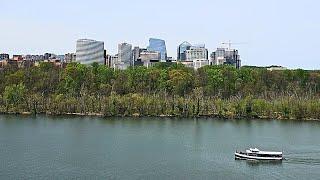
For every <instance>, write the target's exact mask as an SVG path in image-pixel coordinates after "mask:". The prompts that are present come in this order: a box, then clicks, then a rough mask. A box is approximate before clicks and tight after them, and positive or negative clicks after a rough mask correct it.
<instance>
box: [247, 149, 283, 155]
mask: <svg viewBox="0 0 320 180" xmlns="http://www.w3.org/2000/svg"><path fill="white" fill-rule="evenodd" d="M246 152H247V153H257V154H269V155H282V152H276V151H260V150H259V149H257V148H254V149H253V148H250V149H249V150H246Z"/></svg>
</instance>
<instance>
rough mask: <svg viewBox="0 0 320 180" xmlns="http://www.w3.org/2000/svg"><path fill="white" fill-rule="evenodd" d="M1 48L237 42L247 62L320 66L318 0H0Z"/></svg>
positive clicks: (28, 50)
mask: <svg viewBox="0 0 320 180" xmlns="http://www.w3.org/2000/svg"><path fill="white" fill-rule="evenodd" d="M0 7H1V11H0V53H3V52H6V53H9V54H10V55H12V54H43V53H44V52H52V53H56V54H64V53H67V52H75V45H76V44H75V42H76V40H77V39H79V38H91V39H95V40H101V41H104V42H105V48H106V49H107V51H108V53H111V54H115V53H116V51H117V44H118V43H120V42H128V43H131V44H133V45H134V46H135V45H139V46H142V47H144V46H147V44H148V39H149V38H150V37H156V38H162V39H164V40H166V43H167V50H168V54H169V56H173V57H175V58H176V48H177V46H178V44H180V43H181V42H183V41H188V42H190V43H192V44H200V43H205V44H206V46H207V48H208V49H209V51H210V52H212V51H213V50H215V49H216V48H217V47H218V46H220V43H221V42H223V41H228V40H231V41H233V42H235V43H244V44H240V45H236V46H234V47H236V48H238V49H239V51H240V55H241V59H242V64H243V65H273V64H277V65H283V66H287V67H289V68H307V69H320V55H318V52H319V50H320V45H319V43H320V34H319V33H320V10H319V7H320V1H318V0H263V1H261V0H196V1H194V0H192V1H191V0H190V1H189V0H158V1H153V0H114V1H109V0H105V1H102V0H90V1H84V0H0Z"/></svg>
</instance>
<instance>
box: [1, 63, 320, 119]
mask: <svg viewBox="0 0 320 180" xmlns="http://www.w3.org/2000/svg"><path fill="white" fill-rule="evenodd" d="M0 82H1V83H0V112H2V113H25V112H27V113H33V114H38V113H46V114H55V115H64V114H82V115H90V114H92V115H103V116H181V117H198V116H210V117H211V116H212V117H221V118H276V119H320V100H319V97H320V72H319V71H307V70H302V69H297V70H283V71H268V70H267V69H265V68H250V67H243V68H241V69H236V68H234V67H232V66H227V65H224V66H205V67H203V68H200V69H198V70H196V71H195V70H193V69H191V68H187V67H185V66H183V65H182V64H169V63H158V64H156V65H154V66H153V67H149V68H146V67H142V66H137V67H130V68H129V69H127V70H114V69H111V68H108V67H106V66H104V65H99V64H97V63H94V64H92V65H91V66H86V65H82V64H78V63H70V64H68V65H67V66H66V68H60V67H55V66H54V65H53V64H51V63H41V64H40V65H39V66H38V67H26V68H15V67H10V66H8V67H5V68H3V69H1V70H0Z"/></svg>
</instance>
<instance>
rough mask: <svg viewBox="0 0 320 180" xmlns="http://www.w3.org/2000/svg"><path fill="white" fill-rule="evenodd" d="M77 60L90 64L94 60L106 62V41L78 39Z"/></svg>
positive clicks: (101, 62)
mask: <svg viewBox="0 0 320 180" xmlns="http://www.w3.org/2000/svg"><path fill="white" fill-rule="evenodd" d="M76 62H79V63H81V64H86V65H90V64H92V63H94V62H97V63H99V64H104V63H105V51H104V42H101V41H95V40H90V39H79V40H78V41H77V49H76Z"/></svg>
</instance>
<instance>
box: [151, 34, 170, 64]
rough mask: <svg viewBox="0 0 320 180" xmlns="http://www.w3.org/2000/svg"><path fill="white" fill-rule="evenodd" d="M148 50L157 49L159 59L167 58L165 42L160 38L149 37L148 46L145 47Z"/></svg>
mask: <svg viewBox="0 0 320 180" xmlns="http://www.w3.org/2000/svg"><path fill="white" fill-rule="evenodd" d="M147 49H148V51H157V52H160V60H167V48H166V42H165V41H164V40H162V39H155V38H150V39H149V46H148V47H147Z"/></svg>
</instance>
